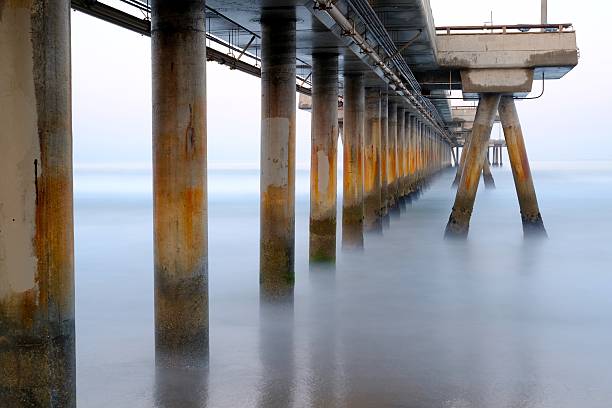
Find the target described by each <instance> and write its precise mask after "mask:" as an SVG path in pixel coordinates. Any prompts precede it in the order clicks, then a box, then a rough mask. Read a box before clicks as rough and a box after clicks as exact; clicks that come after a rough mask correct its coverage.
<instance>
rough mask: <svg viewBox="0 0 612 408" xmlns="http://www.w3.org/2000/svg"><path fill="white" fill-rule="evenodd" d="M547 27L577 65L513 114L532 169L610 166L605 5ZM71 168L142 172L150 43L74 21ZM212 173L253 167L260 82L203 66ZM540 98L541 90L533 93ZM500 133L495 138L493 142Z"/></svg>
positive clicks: (497, 14)
mask: <svg viewBox="0 0 612 408" xmlns="http://www.w3.org/2000/svg"><path fill="white" fill-rule="evenodd" d="M431 3H432V9H433V13H434V19H435V22H436V24H437V25H460V24H482V23H483V22H485V21H489V20H490V12H491V11H493V22H494V23H495V24H513V23H539V19H540V16H539V13H540V1H539V0H512V1H507V0H464V1H458V0H431ZM548 3H549V6H548V8H549V11H548V16H549V18H548V20H549V22H551V23H565V22H571V23H574V26H575V28H576V30H577V34H578V46H579V48H580V57H581V58H580V63H579V66H578V67H577V68H575V69H574V70H573V71H572V72H570V73H569V74H568V75H567V76H566V77H564V78H563V79H561V80H559V81H548V82H547V84H546V92H545V94H544V96H543V97H542V98H540V99H537V100H533V101H523V102H520V103H519V104H518V109H519V115H520V117H521V121H522V124H523V130H524V132H525V137H526V143H527V148H528V152H529V154H530V157H531V159H532V160H534V161H536V160H538V161H541V160H612V137H611V136H612V132H611V131H610V127H609V126H607V119H608V118H609V117H610V116H612V107H611V106H610V103H609V102H610V100H611V99H612V98H611V95H612V80H611V79H610V77H611V76H612V52H611V48H610V42H609V41H610V40H609V37H610V35H609V33H608V31H609V24H610V22H612V5H611V3H610V2H609V1H606V0H596V1H595V0H586V1H583V2H576V1H570V0H548ZM72 47H73V48H72V72H73V128H74V158H75V163H76V164H77V166H97V165H109V164H110V165H114V166H125V165H129V166H136V167H150V162H151V79H150V74H151V67H150V41H149V38H147V37H143V36H140V35H138V34H134V33H132V32H129V31H127V30H125V29H122V28H119V27H116V26H113V25H111V24H108V23H104V22H102V21H99V20H96V19H93V18H91V17H88V16H86V15H84V14H82V13H78V12H73V13H72ZM207 70H208V71H207V83H208V91H207V92H208V158H209V164H210V166H211V167H226V166H232V167H235V166H246V167H253V166H257V164H258V162H259V124H260V122H259V114H260V87H259V79H258V78H255V77H251V76H248V75H246V74H243V73H240V72H238V71H230V70H229V69H228V68H226V67H223V66H220V65H218V64H217V63H214V62H209V63H208V64H207ZM534 89H539V84H534ZM497 135H498V131H497V130H496V129H494V131H493V136H494V137H497ZM309 149H310V114H309V113H307V112H302V111H299V110H298V114H297V162H298V166H299V167H303V168H306V167H307V165H308V162H309V154H310V153H309Z"/></svg>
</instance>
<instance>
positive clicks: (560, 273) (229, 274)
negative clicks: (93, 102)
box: [75, 163, 612, 408]
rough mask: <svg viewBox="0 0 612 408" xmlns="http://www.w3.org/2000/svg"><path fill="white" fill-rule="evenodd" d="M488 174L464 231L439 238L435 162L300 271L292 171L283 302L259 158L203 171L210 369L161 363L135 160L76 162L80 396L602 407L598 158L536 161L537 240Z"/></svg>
mask: <svg viewBox="0 0 612 408" xmlns="http://www.w3.org/2000/svg"><path fill="white" fill-rule="evenodd" d="M493 172H494V176H495V181H496V183H497V189H496V190H485V189H484V188H483V186H482V185H481V188H480V190H479V193H478V197H477V202H476V208H475V212H474V216H473V219H472V225H471V231H470V238H469V240H468V241H466V242H463V243H462V242H448V241H445V240H444V239H443V232H444V226H445V224H446V221H447V219H448V215H449V212H450V208H451V206H452V202H453V199H454V191H453V190H452V189H451V188H450V185H451V181H452V177H453V173H452V171H448V172H445V173H443V174H441V175H440V176H439V177H438V178H436V179H435V181H434V182H433V183H432V184H431V186H430V187H429V188H428V189H427V190H426V191H425V192H424V194H423V195H422V196H421V197H420V198H419V199H418V200H416V201H414V202H412V203H411V204H409V205H408V206H407V208H406V211H405V212H402V213H401V214H400V216H399V218H394V219H391V222H390V227H389V228H387V229H385V231H384V234H383V235H382V236H380V235H372V236H370V235H368V236H366V245H365V250H364V251H363V252H362V253H347V254H343V253H339V256H338V261H337V267H336V270H335V271H326V270H309V267H308V211H309V210H308V173H307V172H298V177H297V200H296V201H297V203H296V290H295V299H294V304H293V306H292V307H284V308H279V309H277V310H274V309H271V310H265V309H260V307H259V290H258V254H259V243H258V238H259V197H258V192H259V180H258V172H257V171H247V170H241V171H221V170H212V171H210V172H209V274H210V278H209V281H210V324H211V327H210V333H211V337H210V366H209V369H208V372H207V373H206V374H205V375H202V376H197V375H194V374H193V373H187V374H174V375H170V376H162V375H160V374H159V373H158V374H157V375H156V372H155V367H154V338H153V263H152V259H153V251H152V249H153V240H152V199H151V184H152V181H151V175H150V174H149V173H147V172H144V171H143V172H139V171H77V172H76V174H75V256H76V279H77V286H76V290H77V294H76V299H77V301H76V307H77V315H76V317H77V321H76V324H77V394H78V405H79V406H80V407H130V408H133V407H160V408H161V407H163V408H182V407H190V408H191V407H200V406H208V407H232V408H235V407H425V408H427V407H444V408H451V407H456V408H467V407H483V408H484V407H488V408H489V407H550V408H561V407H568V408H569V407H572V408H575V407H602V408H603V407H606V408H607V407H610V406H611V405H612V387H611V386H610V385H611V384H612V368H611V363H610V362H611V361H612V346H611V345H612V295H611V293H612V292H611V290H612V268H611V266H610V265H612V251H610V235H611V232H612V164H580V163H577V164H572V163H570V164H563V165H562V164H556V163H548V164H545V163H542V164H536V165H534V178H535V183H536V190H537V192H538V197H539V201H540V207H541V210H542V214H543V217H544V222H545V224H546V227H547V230H548V234H549V237H550V238H549V239H548V240H546V241H530V240H528V241H525V240H523V238H522V230H521V225H520V216H519V212H518V204H517V200H516V195H515V192H514V186H513V183H512V176H511V173H510V169H509V167H507V166H506V167H503V168H494V169H493ZM339 236H340V235H339ZM339 247H340V246H339Z"/></svg>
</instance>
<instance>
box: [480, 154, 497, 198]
mask: <svg viewBox="0 0 612 408" xmlns="http://www.w3.org/2000/svg"><path fill="white" fill-rule="evenodd" d="M487 149H488V148H487ZM482 178H483V179H484V185H485V188H488V189H494V188H495V180H494V179H493V174H492V173H491V167H490V166H489V159H488V158H487V157H486V156H485V159H484V161H483V164H482Z"/></svg>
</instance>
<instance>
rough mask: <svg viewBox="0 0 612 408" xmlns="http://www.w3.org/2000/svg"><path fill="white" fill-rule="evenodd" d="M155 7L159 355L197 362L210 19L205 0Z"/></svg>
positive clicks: (202, 313)
mask: <svg viewBox="0 0 612 408" xmlns="http://www.w3.org/2000/svg"><path fill="white" fill-rule="evenodd" d="M151 10H152V14H151V59H152V79H153V88H152V89H153V213H154V241H155V247H154V249H155V251H154V252H155V352H156V353H155V357H156V363H157V365H158V366H162V367H165V366H170V367H180V366H193V365H199V364H204V363H205V361H206V357H207V356H208V256H207V252H208V243H207V238H208V237H207V228H208V227H207V197H206V63H205V61H206V36H205V32H206V27H205V20H206V17H205V15H204V2H203V1H202V0H188V1H187V0H186V1H180V2H176V1H171V0H157V1H153V3H152V6H151Z"/></svg>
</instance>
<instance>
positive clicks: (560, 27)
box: [436, 23, 574, 34]
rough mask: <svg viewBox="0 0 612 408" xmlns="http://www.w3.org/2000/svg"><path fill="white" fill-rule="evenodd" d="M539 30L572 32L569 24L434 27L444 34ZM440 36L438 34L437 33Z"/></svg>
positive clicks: (572, 29)
mask: <svg viewBox="0 0 612 408" xmlns="http://www.w3.org/2000/svg"><path fill="white" fill-rule="evenodd" d="M537 29H540V30H542V31H543V32H547V33H550V32H572V31H574V28H573V25H572V24H571V23H562V24H496V25H481V26H476V25H474V26H441V27H436V31H444V32H445V34H452V33H454V32H459V31H460V32H465V31H475V32H479V31H488V32H490V33H497V34H500V33H501V34H506V33H507V32H508V31H512V32H517V31H518V32H521V33H527V32H530V31H531V30H537ZM438 34H440V33H438Z"/></svg>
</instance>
